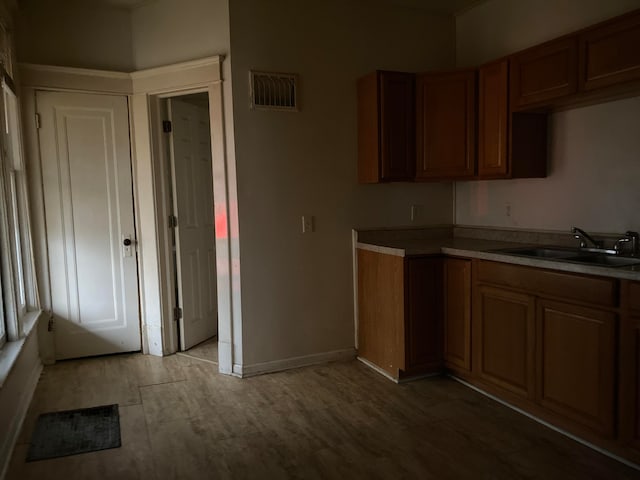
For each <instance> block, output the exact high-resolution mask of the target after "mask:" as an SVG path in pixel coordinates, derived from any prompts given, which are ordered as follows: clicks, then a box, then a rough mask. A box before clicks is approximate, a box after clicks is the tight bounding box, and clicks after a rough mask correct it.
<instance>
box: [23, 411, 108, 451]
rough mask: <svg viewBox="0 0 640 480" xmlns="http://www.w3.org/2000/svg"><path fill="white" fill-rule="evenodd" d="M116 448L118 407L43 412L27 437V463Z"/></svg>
mask: <svg viewBox="0 0 640 480" xmlns="http://www.w3.org/2000/svg"><path fill="white" fill-rule="evenodd" d="M119 446H120V415H119V413H118V405H104V406H101V407H92V408H81V409H78V410H67V411H65V412H52V413H43V414H42V415H40V416H39V417H38V422H37V423H36V427H35V430H34V432H33V436H32V437H31V446H30V448H29V453H28V454H27V462H33V461H35V460H44V459H46V458H55V457H66V456H68V455H76V454H78V453H87V452H95V451H97V450H106V449H108V448H118V447H119Z"/></svg>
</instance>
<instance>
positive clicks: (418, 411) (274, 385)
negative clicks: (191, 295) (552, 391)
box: [7, 354, 640, 480]
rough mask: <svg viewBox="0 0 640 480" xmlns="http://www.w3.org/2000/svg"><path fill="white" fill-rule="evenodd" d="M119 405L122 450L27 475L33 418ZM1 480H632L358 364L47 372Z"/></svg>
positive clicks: (475, 404)
mask: <svg viewBox="0 0 640 480" xmlns="http://www.w3.org/2000/svg"><path fill="white" fill-rule="evenodd" d="M109 403H118V404H119V405H120V415H121V428H122V447H121V448H119V449H112V450H105V451H102V452H94V453H88V454H82V455H75V456H70V457H66V458H59V459H53V460H44V461H39V462H32V463H25V461H24V459H25V456H26V453H27V448H28V442H29V438H30V434H31V431H32V429H33V426H34V423H35V419H36V417H37V415H38V414H40V413H42V412H47V411H54V410H66V409H73V408H82V407H89V406H95V405H104V404H109ZM7 478H9V479H20V480H26V479H65V480H66V479H69V480H70V479H111V478H113V479H118V480H127V479H162V480H163V479H200V478H202V479H214V478H215V479H218V478H239V479H243V478H248V479H279V478H283V479H288V478H295V479H321V478H331V479H333V478H335V479H349V480H351V479H360V478H362V479H400V478H404V479H413V478H415V479H438V480H442V479H508V480H514V479H537V478H539V479H547V480H548V479H562V480H571V479H576V480H578V479H579V480H585V479H606V480H613V479H637V478H640V472H638V471H635V470H632V469H630V468H628V467H626V466H624V465H622V464H620V463H617V462H616V461H614V460H611V459H609V458H607V457H605V456H603V455H600V454H598V453H596V452H594V451H592V450H590V449H588V448H586V447H583V446H581V445H580V444H578V443H576V442H574V441H572V440H570V439H567V438H565V437H563V436H561V435H559V434H557V433H555V432H553V431H551V430H549V429H547V428H545V427H543V426H541V425H539V424H537V423H535V422H533V421H531V420H529V419H527V418H526V417H524V416H521V415H519V414H517V413H515V412H513V411H511V410H510V409H508V408H505V407H503V406H501V405H499V404H497V403H495V402H493V401H492V400H490V399H487V398H485V397H484V396H482V395H480V394H478V393H476V392H474V391H472V390H470V389H468V388H466V387H465V386H463V385H460V384H458V383H457V382H455V381H453V380H450V379H447V378H432V379H426V380H421V381H417V382H413V383H409V384H405V385H395V384H393V383H391V382H389V381H388V380H386V379H384V378H383V377H381V376H379V375H378V374H376V373H374V372H372V371H371V370H369V369H368V368H367V367H365V366H363V365H362V364H360V363H358V362H355V361H354V362H348V363H334V364H328V365H323V366H316V367H308V368H301V369H297V370H292V371H288V372H283V373H277V374H272V375H264V376H260V377H254V378H249V379H245V380H240V379H237V378H232V377H227V376H223V375H219V374H218V373H217V367H216V366H215V365H212V364H211V363H207V362H202V361H199V360H196V359H191V358H188V357H184V356H179V355H174V356H171V357H167V358H164V359H162V358H156V357H151V356H143V355H137V354H136V355H124V356H112V357H104V358H94V359H88V360H78V361H67V362H60V363H58V364H57V365H55V366H52V367H46V368H45V370H44V373H43V374H42V377H41V379H40V382H39V384H38V387H37V391H36V394H35V397H34V399H33V403H32V405H31V408H30V411H29V415H28V418H27V420H26V423H25V426H24V429H23V432H22V434H21V437H20V439H19V444H18V445H17V447H16V449H15V451H14V455H13V458H12V463H11V466H10V471H9V474H8V477H7Z"/></svg>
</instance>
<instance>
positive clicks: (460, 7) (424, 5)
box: [88, 0, 486, 15]
mask: <svg viewBox="0 0 640 480" xmlns="http://www.w3.org/2000/svg"><path fill="white" fill-rule="evenodd" d="M88 1H91V2H95V3H100V4H103V5H109V6H111V7H116V8H124V9H127V10H133V9H135V8H137V7H139V6H141V5H144V4H146V3H152V2H155V1H157V0H88ZM384 1H385V2H388V3H395V4H397V5H403V6H408V7H414V8H421V9H424V10H429V11H432V12H435V13H440V14H449V15H452V14H456V13H460V12H463V11H465V10H468V9H469V8H471V7H474V6H475V5H477V4H479V3H482V2H484V1H486V0H384Z"/></svg>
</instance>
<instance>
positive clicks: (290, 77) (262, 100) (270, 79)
mask: <svg viewBox="0 0 640 480" xmlns="http://www.w3.org/2000/svg"><path fill="white" fill-rule="evenodd" d="M297 94H298V76H297V75H295V74H292V73H269V72H255V71H250V72H249V99H250V108H251V109H252V110H255V109H260V110H281V111H290V112H297V111H298V102H297Z"/></svg>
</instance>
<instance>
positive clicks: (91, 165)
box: [36, 92, 140, 359]
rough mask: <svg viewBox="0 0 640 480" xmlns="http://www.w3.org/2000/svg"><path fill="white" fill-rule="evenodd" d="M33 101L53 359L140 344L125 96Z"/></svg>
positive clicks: (43, 96) (51, 96) (42, 95)
mask: <svg viewBox="0 0 640 480" xmlns="http://www.w3.org/2000/svg"><path fill="white" fill-rule="evenodd" d="M36 102H37V109H38V113H39V115H40V129H39V140H40V152H41V161H42V175H43V184H44V185H43V186H44V201H45V215H46V226H47V227H46V230H47V246H48V251H49V272H50V277H51V282H50V283H51V297H52V310H53V314H54V319H55V326H54V331H55V345H56V358H57V359H64V358H77V357H84V356H92V355H102V354H108V353H117V352H130V351H135V350H140V318H139V308H138V278H137V267H136V254H135V231H134V216H133V194H132V181H131V151H130V146H129V115H128V106H127V98H126V97H124V96H111V95H88V94H76V93H62V92H38V93H37V97H36ZM127 243H129V246H126V245H125V244H127Z"/></svg>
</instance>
